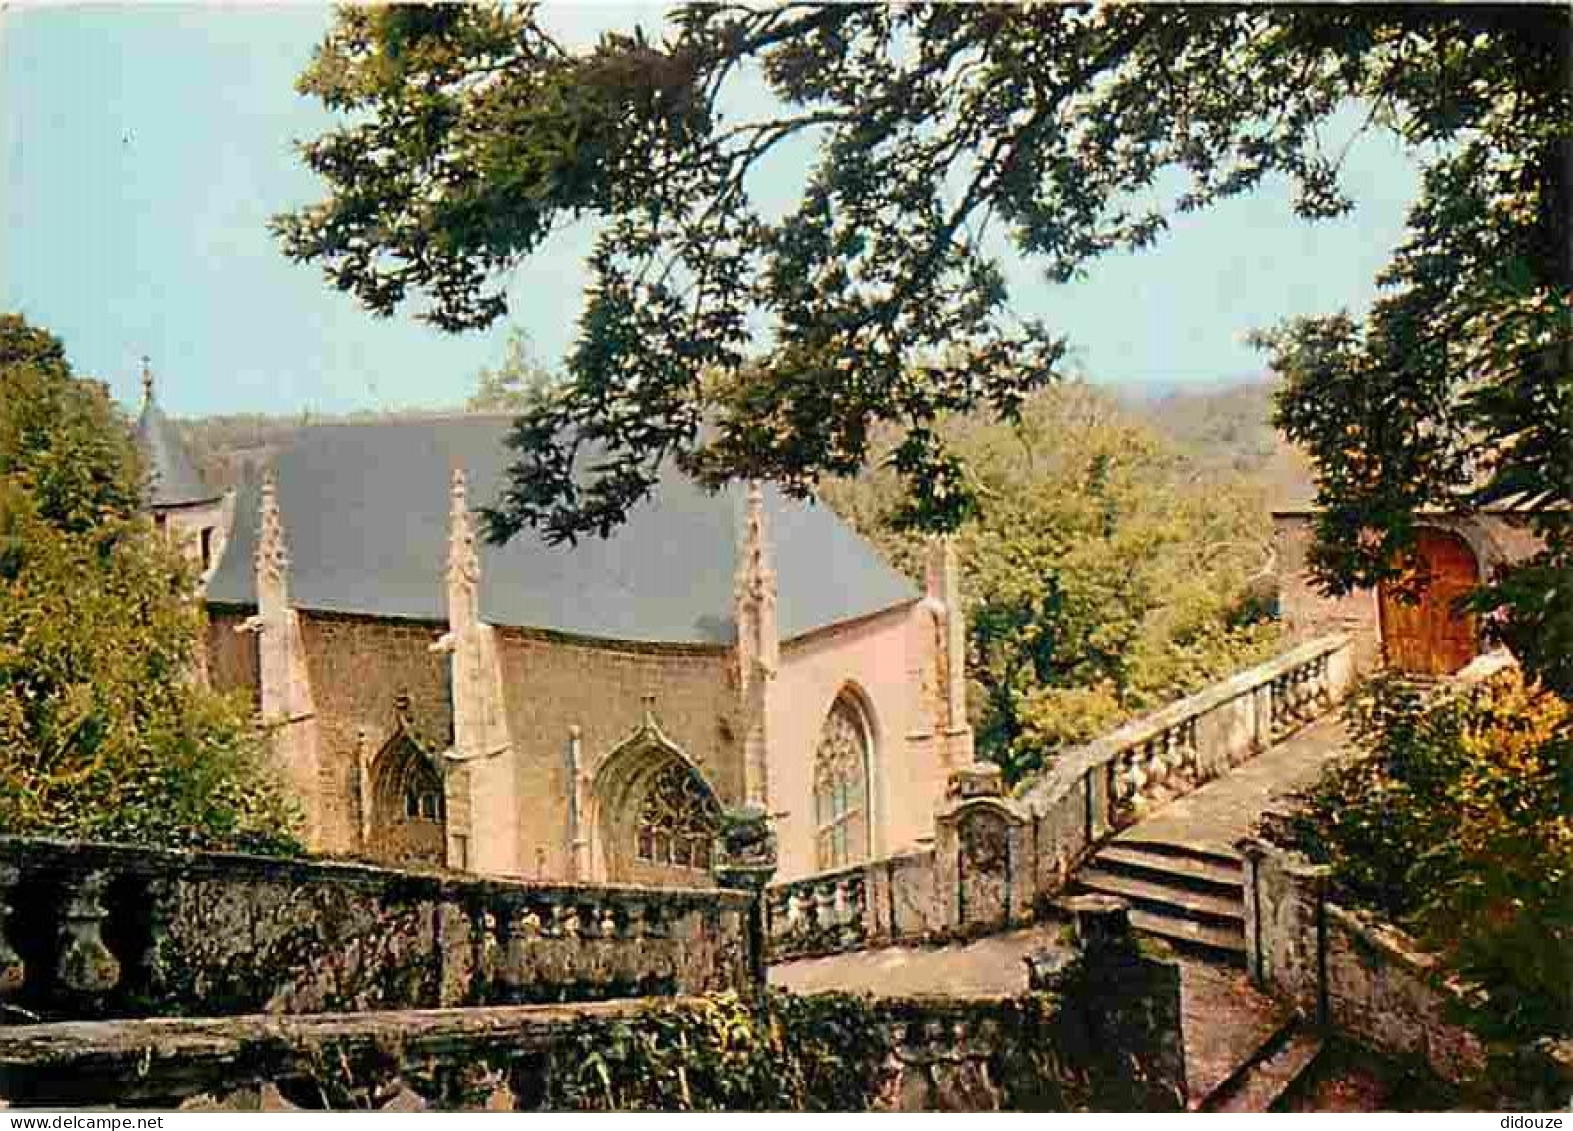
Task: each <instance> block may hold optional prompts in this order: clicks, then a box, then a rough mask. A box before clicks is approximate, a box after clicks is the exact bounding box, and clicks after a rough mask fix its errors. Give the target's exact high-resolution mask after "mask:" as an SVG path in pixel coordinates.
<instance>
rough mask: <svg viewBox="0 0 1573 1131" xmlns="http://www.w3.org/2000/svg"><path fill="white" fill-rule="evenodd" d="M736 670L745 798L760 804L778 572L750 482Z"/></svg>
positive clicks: (774, 666)
mask: <svg viewBox="0 0 1573 1131" xmlns="http://www.w3.org/2000/svg"><path fill="white" fill-rule="evenodd" d="M735 600H736V618H735V619H736V621H737V670H738V683H739V697H740V699H741V704H740V705H741V707H742V716H743V800H744V803H745V804H746V805H750V806H756V807H759V808H764V807H766V806H767V805H768V799H769V796H770V780H769V752H770V731H769V724H770V712H771V707H772V695H771V691H772V685H773V684H774V682H775V677H776V672H777V670H778V668H779V666H780V659H781V638H780V633H779V630H778V628H777V626H776V574H775V570H774V569H773V568H772V567H771V564H770V543H769V531H768V529H767V527H766V522H765V497H764V490H763V489H762V488H761V487H760V485H759V484H758V483H757V482H755V483H750V484H749V486H748V498H747V503H746V509H745V513H744V519H743V537H742V545H741V548H740V552H739V555H738V566H737V588H736V593H735Z"/></svg>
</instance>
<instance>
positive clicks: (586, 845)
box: [566, 726, 590, 880]
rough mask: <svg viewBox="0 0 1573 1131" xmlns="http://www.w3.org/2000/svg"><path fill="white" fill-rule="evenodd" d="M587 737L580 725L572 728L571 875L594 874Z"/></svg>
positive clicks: (568, 769) (576, 877)
mask: <svg viewBox="0 0 1573 1131" xmlns="http://www.w3.org/2000/svg"><path fill="white" fill-rule="evenodd" d="M583 743H584V736H583V732H582V731H581V730H580V729H579V727H578V726H571V727H569V728H568V758H567V766H566V772H567V774H568V844H567V849H568V878H569V879H570V880H586V879H589V877H590V841H589V838H588V837H587V836H586V835H585V814H586V811H587V807H588V800H589V799H588V798H587V797H586V796H585V793H586V788H587V786H588V784H589V783H588V781H587V780H586V777H585V772H584V746H583Z"/></svg>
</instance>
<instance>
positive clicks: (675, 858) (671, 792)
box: [635, 758, 721, 871]
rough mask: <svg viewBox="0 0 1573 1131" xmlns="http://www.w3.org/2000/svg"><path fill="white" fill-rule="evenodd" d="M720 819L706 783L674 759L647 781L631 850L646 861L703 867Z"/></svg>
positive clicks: (676, 865)
mask: <svg viewBox="0 0 1573 1131" xmlns="http://www.w3.org/2000/svg"><path fill="white" fill-rule="evenodd" d="M720 822H721V810H720V807H719V806H718V805H717V804H716V800H715V798H714V797H713V796H712V795H711V793H710V790H709V788H708V787H707V786H706V785H705V783H704V782H702V781H701V780H700V779H699V776H698V775H697V774H695V773H694V771H693V770H692V769H690V768H689V767H688V766H687V765H685V764H684V763H682V762H681V761H678V760H677V759H675V758H674V759H673V760H672V761H670V762H668V763H667V765H666V766H665V767H663V768H662V769H661V770H660V771H659V772H658V773H657V774H656V775H655V777H654V778H653V779H652V780H651V782H650V785H649V788H648V789H647V790H646V791H645V795H644V800H643V801H642V802H641V803H640V806H639V817H638V822H637V825H636V830H637V831H636V845H635V855H636V856H637V857H638V858H639V859H640V860H643V861H646V862H647V863H651V864H662V865H668V866H672V867H677V868H692V869H695V870H698V871H708V870H709V868H710V858H711V853H712V850H713V847H714V842H715V836H716V830H717V828H719V827H720Z"/></svg>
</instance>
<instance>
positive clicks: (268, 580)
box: [241, 471, 326, 849]
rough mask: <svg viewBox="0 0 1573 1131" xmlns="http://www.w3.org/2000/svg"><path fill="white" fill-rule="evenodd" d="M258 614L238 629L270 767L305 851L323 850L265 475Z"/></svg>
mask: <svg viewBox="0 0 1573 1131" xmlns="http://www.w3.org/2000/svg"><path fill="white" fill-rule="evenodd" d="M253 566H254V567H255V569H256V584H257V615H256V616H255V617H253V618H252V619H251V620H249V621H247V622H246V624H244V625H242V626H241V628H242V629H245V630H250V631H253V632H256V633H257V634H258V638H257V661H258V664H257V667H258V673H259V675H260V680H261V685H262V686H261V698H262V725H263V727H264V728H265V729H266V730H267V732H268V735H269V745H270V747H271V749H272V753H273V759H274V763H275V764H276V765H277V766H278V767H279V769H280V771H281V772H282V773H283V775H284V778H285V781H286V783H287V784H288V786H289V789H290V792H291V793H292V794H293V795H294V797H295V799H296V800H297V801H298V802H299V803H300V805H301V808H302V810H303V813H304V817H305V827H304V828H303V829H302V830H301V834H302V839H303V840H304V841H305V843H306V845H307V847H308V848H314V849H320V848H323V847H326V846H325V845H324V843H323V839H324V838H323V830H322V821H321V812H322V806H321V804H320V794H321V790H320V788H319V786H320V782H319V780H318V766H317V724H316V707H315V704H314V703H313V698H312V691H311V677H310V673H309V671H308V670H307V667H306V655H305V649H304V647H303V645H302V643H301V637H300V617H299V615H298V614H297V613H296V612H295V609H294V608H293V607H292V606H291V605H290V597H289V548H288V545H287V543H286V541H285V537H284V517H283V513H282V511H281V510H280V508H279V500H278V488H277V485H276V484H275V482H274V479H273V473H272V472H271V471H269V472H268V473H267V474H266V476H264V478H263V480H262V503H261V510H260V527H259V530H258V534H257V550H256V555H255V557H254V558H253Z"/></svg>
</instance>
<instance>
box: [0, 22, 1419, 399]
mask: <svg viewBox="0 0 1573 1131" xmlns="http://www.w3.org/2000/svg"><path fill="white" fill-rule="evenodd" d="M548 13H549V18H550V20H551V21H552V22H553V23H554V24H556V25H557V27H558V29H559V31H560V32H561V33H562V34H564V36H565V37H566V38H569V39H574V40H581V41H582V40H585V39H586V38H588V37H590V36H592V35H593V34H594V32H595V31H596V29H598V28H601V27H607V26H628V25H630V24H631V23H632V22H633V21H634V20H636V19H643V20H644V21H645V22H646V24H647V26H648V25H650V24H651V23H653V22H654V21H655V20H656V19H657V18H658V14H659V8H658V7H657V6H654V5H644V6H630V5H616V6H614V5H610V4H598V5H576V6H567V5H564V6H560V7H557V8H549V9H548ZM328 20H329V10H328V9H327V8H325V7H317V6H293V7H254V8H235V7H195V6H184V5H181V6H175V5H171V6H157V7H115V8H99V7H94V8H21V9H19V8H16V7H12V8H9V9H6V10H4V11H0V192H3V196H0V200H3V204H4V214H3V217H0V309H4V310H20V311H22V312H23V313H25V314H26V315H27V317H28V318H29V319H31V320H33V321H34V322H37V323H39V324H41V325H44V326H47V327H48V328H50V329H51V330H53V331H55V332H56V333H57V334H59V335H60V336H61V337H62V338H64V339H65V342H66V346H67V349H68V351H69V353H70V355H71V359H72V361H73V363H74V364H75V365H76V366H77V368H78V370H79V371H82V372H85V373H90V374H92V375H94V376H97V377H100V378H102V379H105V380H107V381H108V382H109V384H110V386H111V388H112V390H113V391H114V393H115V395H116V396H117V397H119V398H120V399H121V400H122V401H125V402H127V403H132V402H134V400H135V398H136V395H137V393H138V392H139V390H138V387H137V376H136V374H137V358H138V357H139V356H140V355H142V354H143V353H147V354H149V355H151V356H152V358H153V365H154V369H155V370H156V371H157V373H158V375H159V388H160V399H161V400H162V402H163V403H164V404H165V406H166V408H167V409H168V410H169V411H171V412H172V413H175V414H177V415H182V416H193V415H201V414H205V413H216V412H252V411H255V412H270V413H291V412H298V411H300V410H302V409H306V408H310V409H313V410H316V411H324V412H340V411H347V410H351V409H357V408H372V407H400V406H410V405H417V404H431V405H437V404H456V403H459V402H460V401H462V400H463V399H464V397H465V396H466V395H467V393H468V392H469V391H470V389H471V388H472V387H473V385H474V383H475V374H476V372H477V370H478V369H479V368H480V367H481V366H483V365H487V364H490V363H493V362H495V361H496V360H497V358H498V357H499V356H500V355H501V352H502V343H503V340H504V338H505V337H506V329H507V327H506V326H499V327H498V328H496V329H495V330H493V331H492V332H489V333H487V334H484V335H476V334H467V335H461V336H452V335H447V334H443V333H440V332H438V331H436V330H432V329H428V328H426V327H424V326H422V325H421V324H419V323H417V322H415V321H414V320H413V319H411V318H408V317H399V316H396V317H395V318H394V319H392V320H391V321H383V320H378V319H374V318H372V317H371V316H370V315H368V314H366V313H365V312H363V311H362V310H360V309H359V308H358V307H357V306H356V305H355V304H354V302H353V301H352V300H351V299H349V298H348V297H346V296H344V295H340V294H338V293H337V292H335V291H332V290H330V289H329V288H328V287H327V286H326V285H325V284H324V283H323V282H322V281H321V279H320V276H319V275H318V273H317V271H316V269H315V268H312V267H302V266H295V265H293V264H290V263H289V262H287V261H286V260H285V259H284V257H283V256H282V255H281V254H280V253H279V251H278V248H277V246H276V245H275V243H274V242H273V240H272V238H271V237H270V236H269V235H268V233H267V229H266V223H267V219H268V217H269V216H270V215H272V214H274V213H276V212H280V211H283V210H286V209H289V208H291V207H293V206H297V205H300V204H303V203H307V202H309V201H311V200H314V199H317V198H318V197H319V196H320V192H319V190H318V186H317V182H316V181H315V179H314V178H313V177H312V176H311V175H310V174H309V173H307V172H306V171H305V170H304V168H302V167H301V165H300V164H299V163H298V162H297V161H296V160H295V158H294V157H293V155H292V153H291V150H290V142H291V139H293V138H299V137H306V136H310V135H312V134H314V133H316V132H318V131H319V130H320V129H321V128H322V127H323V125H324V124H325V122H326V118H325V116H324V115H323V114H322V112H321V111H320V110H319V109H318V108H317V105H316V104H315V103H314V102H311V101H308V100H307V99H304V98H301V97H300V96H298V95H296V94H295V92H294V89H293V81H294V77H295V75H296V74H298V72H299V71H300V69H301V67H302V66H303V65H304V64H305V62H306V60H307V59H308V57H309V55H310V53H311V49H312V47H313V46H314V44H315V43H316V42H317V40H318V39H319V38H320V36H321V34H322V32H323V30H324V29H325V28H326V26H327V24H328ZM1347 174H1348V175H1347V183H1348V185H1349V186H1350V187H1351V189H1352V190H1353V193H1354V196H1355V199H1356V200H1357V201H1358V202H1359V207H1358V208H1357V209H1356V211H1355V213H1354V214H1353V215H1352V216H1350V217H1348V218H1345V219H1342V220H1339V221H1336V222H1332V223H1322V224H1317V225H1310V224H1306V223H1304V222H1301V221H1298V220H1296V219H1295V218H1294V217H1293V215H1292V213H1291V212H1290V210H1289V206H1288V201H1287V194H1286V193H1285V192H1283V191H1282V190H1281V186H1273V187H1272V188H1271V189H1269V190H1268V191H1264V192H1262V193H1259V194H1257V195H1256V196H1254V197H1251V198H1249V199H1245V200H1240V201H1234V202H1231V203H1229V204H1227V205H1225V206H1223V207H1221V208H1218V209H1216V210H1214V211H1212V212H1209V213H1206V214H1203V215H1201V216H1190V217H1182V218H1180V219H1178V220H1177V221H1176V222H1175V225H1174V228H1173V230H1172V231H1171V232H1170V233H1169V235H1168V236H1166V237H1165V238H1164V239H1163V240H1162V242H1161V243H1160V245H1159V247H1158V248H1157V249H1155V250H1152V251H1148V252H1145V253H1142V254H1140V255H1134V256H1120V257H1117V258H1114V259H1110V260H1107V261H1105V262H1102V263H1100V264H1099V265H1098V266H1096V267H1095V268H1094V270H1093V272H1092V274H1091V276H1090V278H1089V279H1087V280H1086V281H1085V282H1079V283H1076V284H1073V285H1070V286H1064V287H1051V286H1049V285H1047V284H1042V283H1039V282H1037V281H1035V279H1036V276H1035V273H1034V270H1033V268H1032V267H1031V265H1030V264H1025V263H1023V264H1016V265H1013V266H1012V267H1011V271H1010V273H1011V276H1012V279H1013V281H1014V283H1015V284H1016V285H1015V300H1016V305H1017V307H1018V309H1020V310H1021V311H1022V312H1024V313H1029V314H1036V315H1039V316H1042V317H1044V318H1046V319H1047V321H1048V322H1049V324H1050V325H1051V326H1053V327H1055V328H1056V329H1057V330H1060V331H1061V332H1065V333H1068V334H1069V335H1070V337H1071V339H1072V341H1073V343H1074V345H1075V347H1076V355H1075V356H1076V358H1077V360H1078V361H1079V362H1080V364H1081V365H1082V366H1083V367H1084V368H1085V370H1086V371H1087V373H1088V374H1089V375H1090V376H1092V377H1093V378H1095V379H1097V380H1101V381H1110V382H1121V383H1162V384H1171V383H1190V382H1202V381H1212V380H1225V379H1236V378H1243V377H1249V376H1252V375H1254V374H1256V373H1258V372H1260V370H1261V358H1260V356H1259V355H1258V354H1257V353H1256V352H1255V351H1253V350H1251V349H1250V348H1249V347H1248V346H1246V345H1245V344H1244V341H1243V338H1244V335H1245V333H1246V332H1248V331H1249V330H1251V329H1253V328H1261V327H1266V326H1269V325H1271V324H1272V323H1274V322H1275V321H1277V320H1279V319H1280V318H1283V317H1285V316H1288V315H1293V314H1309V313H1318V312H1326V311H1331V310H1336V309H1339V308H1341V307H1348V308H1352V309H1354V310H1360V309H1363V308H1364V307H1365V306H1366V305H1367V304H1368V303H1369V301H1370V299H1371V295H1372V278H1373V276H1374V275H1375V273H1376V271H1377V269H1378V268H1379V267H1380V266H1381V264H1382V263H1383V262H1385V261H1386V259H1387V258H1388V256H1389V254H1390V253H1391V250H1392V248H1393V246H1394V244H1395V243H1396V242H1397V240H1398V238H1399V236H1400V233H1401V229H1402V221H1403V214H1404V210H1405V208H1406V207H1407V205H1408V202H1409V201H1410V199H1411V198H1412V196H1413V195H1414V191H1415V184H1416V178H1415V174H1414V171H1413V169H1412V168H1411V166H1410V165H1409V164H1408V163H1407V162H1406V161H1405V159H1404V158H1403V157H1402V155H1401V154H1400V153H1399V152H1398V150H1397V148H1396V146H1395V144H1394V143H1393V142H1392V141H1391V140H1390V139H1387V138H1384V137H1368V138H1365V139H1362V140H1361V141H1360V142H1359V143H1358V144H1356V146H1355V147H1354V149H1353V150H1352V152H1351V154H1350V156H1349V158H1348V164H1347ZM587 245H588V240H587V237H586V235H585V234H584V233H583V232H579V233H570V234H569V235H568V236H566V237H564V238H562V239H561V240H559V241H558V243H556V244H554V245H553V246H551V247H549V248H548V249H546V250H545V251H544V252H543V253H542V254H541V255H539V256H538V257H537V258H536V259H535V260H533V261H532V262H531V263H529V264H528V265H526V267H525V268H524V269H523V270H522V271H521V272H520V273H519V274H518V276H517V277H516V279H515V281H514V282H513V285H512V287H511V290H510V293H511V296H512V298H513V308H514V309H513V311H512V313H511V316H510V319H511V322H512V323H513V324H517V325H519V326H522V327H523V328H524V329H525V330H527V331H528V332H529V334H530V335H531V337H532V338H533V340H534V341H535V343H536V346H537V349H538V352H539V353H540V354H541V355H542V357H543V359H544V360H546V361H548V362H554V361H556V360H557V359H558V358H559V357H560V356H561V355H562V353H563V351H564V350H565V348H566V347H567V346H568V345H569V343H570V341H571V340H572V335H573V332H574V321H575V318H576V315H577V313H578V310H579V289H580V287H581V285H582V282H583V279H584V274H583V271H582V268H581V266H580V259H581V257H582V254H583V252H584V250H585V248H586V247H587Z"/></svg>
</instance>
